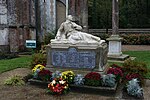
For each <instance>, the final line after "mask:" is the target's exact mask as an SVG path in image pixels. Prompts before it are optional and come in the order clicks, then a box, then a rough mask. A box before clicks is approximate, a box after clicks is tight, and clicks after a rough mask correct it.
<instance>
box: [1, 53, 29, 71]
mask: <svg viewBox="0 0 150 100" xmlns="http://www.w3.org/2000/svg"><path fill="white" fill-rule="evenodd" d="M30 62H31V56H20V57H18V58H14V59H7V60H0V73H2V72H5V71H9V70H12V69H16V68H25V67H29V64H30Z"/></svg>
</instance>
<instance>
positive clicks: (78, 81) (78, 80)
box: [74, 74, 85, 85]
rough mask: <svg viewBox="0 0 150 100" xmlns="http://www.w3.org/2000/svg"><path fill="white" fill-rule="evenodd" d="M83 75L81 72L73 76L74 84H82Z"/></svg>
mask: <svg viewBox="0 0 150 100" xmlns="http://www.w3.org/2000/svg"><path fill="white" fill-rule="evenodd" d="M84 81H85V79H84V76H83V75H82V74H77V75H75V77H74V84H75V85H84Z"/></svg>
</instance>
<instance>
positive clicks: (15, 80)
mask: <svg viewBox="0 0 150 100" xmlns="http://www.w3.org/2000/svg"><path fill="white" fill-rule="evenodd" d="M4 84H5V85H13V86H20V85H24V84H25V82H24V81H23V80H22V78H21V77H20V76H17V75H15V76H13V77H10V78H9V79H7V80H6V81H5V82H4Z"/></svg>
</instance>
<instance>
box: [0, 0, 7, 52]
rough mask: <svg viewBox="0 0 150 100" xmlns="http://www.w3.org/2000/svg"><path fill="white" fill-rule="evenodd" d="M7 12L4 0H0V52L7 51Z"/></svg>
mask: <svg viewBox="0 0 150 100" xmlns="http://www.w3.org/2000/svg"><path fill="white" fill-rule="evenodd" d="M7 13H8V10H7V4H6V0H0V52H9V43H8V21H7V18H8V15H7Z"/></svg>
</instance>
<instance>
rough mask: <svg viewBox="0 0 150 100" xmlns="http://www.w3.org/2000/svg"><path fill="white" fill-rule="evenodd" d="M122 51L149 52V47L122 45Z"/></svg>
mask: <svg viewBox="0 0 150 100" xmlns="http://www.w3.org/2000/svg"><path fill="white" fill-rule="evenodd" d="M122 51H150V45H122Z"/></svg>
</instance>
